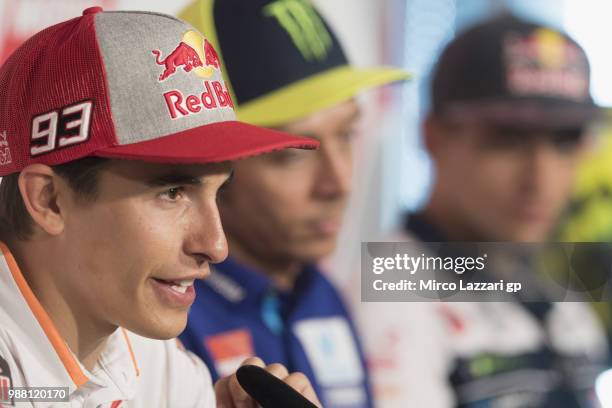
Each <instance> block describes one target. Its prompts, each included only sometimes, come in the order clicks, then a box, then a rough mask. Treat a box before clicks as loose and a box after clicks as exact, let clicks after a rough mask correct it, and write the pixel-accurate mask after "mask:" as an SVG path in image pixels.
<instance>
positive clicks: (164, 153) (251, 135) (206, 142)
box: [93, 121, 319, 164]
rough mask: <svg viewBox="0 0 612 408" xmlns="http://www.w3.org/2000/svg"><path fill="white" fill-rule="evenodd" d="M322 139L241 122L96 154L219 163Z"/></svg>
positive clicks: (312, 145)
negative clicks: (299, 135) (298, 135)
mask: <svg viewBox="0 0 612 408" xmlns="http://www.w3.org/2000/svg"><path fill="white" fill-rule="evenodd" d="M317 147H319V142H318V141H316V140H314V139H309V138H305V137H297V136H292V135H289V134H287V133H284V132H279V131H275V130H272V129H264V128H260V127H257V126H252V125H249V124H246V123H241V122H237V121H226V122H218V123H213V124H210V125H206V126H201V127H199V128H194V129H189V130H187V131H184V132H179V133H175V134H173V135H170V136H162V137H159V138H157V139H153V140H148V141H144V142H138V143H131V144H127V145H118V146H113V147H109V148H105V149H102V150H98V151H96V152H94V153H93V155H95V156H100V157H106V158H111V159H128V160H141V161H147V162H155V163H192V164H195V163H217V162H222V161H230V160H237V159H242V158H246V157H250V156H255V155H258V154H262V153H268V152H271V151H274V150H281V149H286V148H298V149H316V148H317Z"/></svg>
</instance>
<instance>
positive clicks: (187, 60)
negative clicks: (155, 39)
mask: <svg viewBox="0 0 612 408" xmlns="http://www.w3.org/2000/svg"><path fill="white" fill-rule="evenodd" d="M152 52H153V55H155V56H156V60H155V62H156V63H157V65H163V66H164V72H162V74H161V75H160V76H159V80H160V81H165V80H166V79H167V78H168V77H169V76H171V75H174V74H175V73H176V69H177V68H178V67H183V70H184V71H185V72H190V71H191V70H192V69H194V68H197V67H202V66H204V64H202V60H201V59H200V57H199V56H198V53H197V52H196V51H195V50H194V49H193V48H191V47H190V46H189V45H187V44H185V43H184V42H182V41H181V43H180V44H179V45H178V47H176V48H175V49H174V51H172V52H171V53H170V54H168V55H167V56H166V58H164V59H163V60H160V57H161V52H160V51H159V50H153V51H152Z"/></svg>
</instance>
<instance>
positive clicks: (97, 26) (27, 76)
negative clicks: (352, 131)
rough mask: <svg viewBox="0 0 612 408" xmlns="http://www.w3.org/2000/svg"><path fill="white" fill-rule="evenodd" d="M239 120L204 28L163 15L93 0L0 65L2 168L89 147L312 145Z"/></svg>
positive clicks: (220, 157)
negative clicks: (95, 3)
mask: <svg viewBox="0 0 612 408" xmlns="http://www.w3.org/2000/svg"><path fill="white" fill-rule="evenodd" d="M235 119H236V117H235V113H234V106H233V102H232V99H231V97H230V93H229V92H228V90H227V87H226V85H225V83H224V81H223V76H222V74H221V71H220V65H219V60H218V57H217V54H216V52H215V50H214V49H213V47H212V45H211V44H210V43H209V42H208V40H207V39H206V38H204V37H203V36H202V34H200V33H199V32H197V31H196V30H194V29H193V28H192V27H191V26H189V25H188V24H186V23H184V22H183V21H180V20H178V19H175V18H174V17H171V16H168V15H163V14H157V13H147V12H125V11H115V12H103V11H102V9H101V8H99V7H92V8H89V9H87V10H85V11H84V12H83V16H81V17H78V18H74V19H72V20H69V21H65V22H63V23H60V24H57V25H54V26H52V27H49V28H47V29H45V30H43V31H41V32H39V33H38V34H36V35H34V36H33V37H32V38H30V39H29V40H27V41H26V42H25V43H24V44H23V45H22V46H21V47H20V48H18V49H17V50H16V51H15V52H14V53H13V54H12V55H11V56H10V57H9V59H8V60H7V61H6V63H5V64H4V65H3V66H2V67H1V68H0V176H4V175H7V174H11V173H14V172H19V171H21V170H22V169H23V168H24V167H26V166H28V165H30V164H33V163H43V164H47V165H57V164H61V163H65V162H69V161H73V160H76V159H79V158H82V157H85V156H99V157H108V158H117V159H133V160H143V161H149V162H160V163H212V162H220V161H226V160H234V159H238V158H243V157H248V156H252V155H256V154H259V153H264V152H269V151H272V150H277V149H283V148H288V147H295V148H307V149H313V148H316V147H318V142H317V141H315V140H312V139H308V138H302V137H296V136H291V135H288V134H285V133H282V132H278V131H274V130H271V129H265V128H260V127H256V126H252V125H248V124H244V123H240V122H237V121H236V120H235Z"/></svg>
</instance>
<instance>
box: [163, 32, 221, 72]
mask: <svg viewBox="0 0 612 408" xmlns="http://www.w3.org/2000/svg"><path fill="white" fill-rule="evenodd" d="M151 52H152V54H153V55H155V62H156V63H157V65H161V66H163V67H164V71H163V72H162V73H161V74H160V76H159V81H160V82H163V81H165V80H166V79H168V78H170V77H171V76H173V75H174V74H176V73H177V71H178V69H179V68H182V69H183V71H184V72H186V73H190V72H193V73H195V74H196V75H197V76H198V77H200V78H210V77H211V76H212V75H213V72H214V70H215V69H219V68H220V64H219V57H218V55H217V52H216V51H215V49H214V48H213V46H212V45H211V44H210V43H209V42H208V40H207V39H205V38H204V37H202V36H201V35H200V34H199V33H198V32H196V31H193V30H190V31H187V32H186V33H185V35H183V38H182V40H181V42H180V43H179V45H178V46H177V47H176V48H175V49H174V50H173V51H172V52H171V53H170V54H168V55H166V57H165V58H163V59H162V57H161V56H162V51H160V50H153V51H151Z"/></svg>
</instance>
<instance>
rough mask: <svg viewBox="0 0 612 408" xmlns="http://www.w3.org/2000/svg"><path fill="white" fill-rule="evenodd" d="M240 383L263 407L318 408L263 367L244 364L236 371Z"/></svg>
mask: <svg viewBox="0 0 612 408" xmlns="http://www.w3.org/2000/svg"><path fill="white" fill-rule="evenodd" d="M236 377H237V378H238V383H239V384H240V385H241V386H242V388H244V390H245V391H246V392H247V394H249V395H250V396H251V398H253V399H254V400H255V401H257V403H258V404H259V405H261V406H262V408H288V407H291V408H317V406H316V405H315V404H313V403H312V402H310V401H308V400H307V399H306V398H304V397H303V396H302V395H301V394H300V393H299V392H297V391H296V390H294V389H293V388H291V386H289V385H287V384H285V383H284V382H283V381H282V380H280V379H278V378H276V377H275V376H273V375H272V374H270V373H269V372H267V371H266V370H264V369H263V368H261V367H258V366H254V365H244V366H242V367H240V368H239V369H238V371H236Z"/></svg>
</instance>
